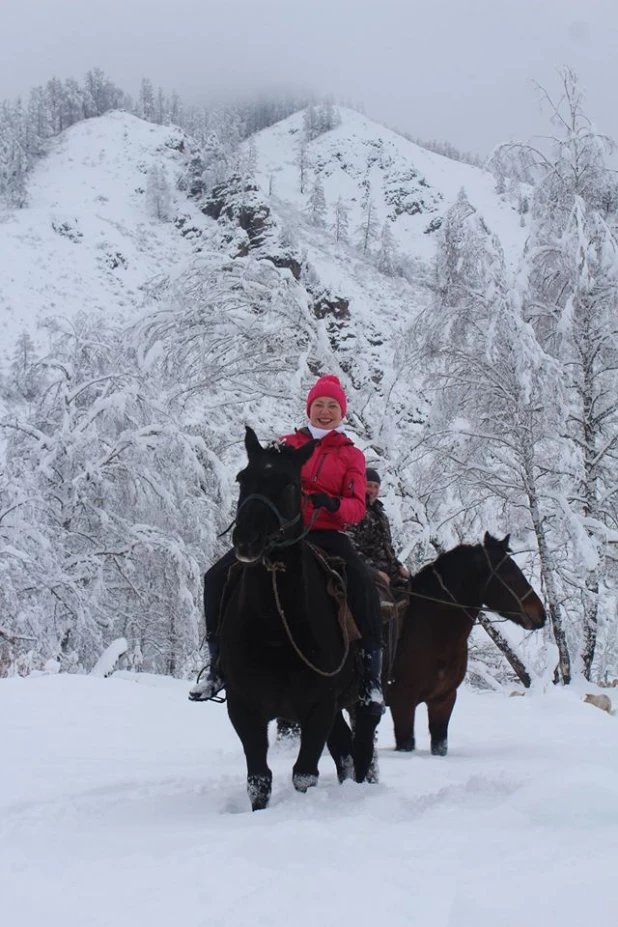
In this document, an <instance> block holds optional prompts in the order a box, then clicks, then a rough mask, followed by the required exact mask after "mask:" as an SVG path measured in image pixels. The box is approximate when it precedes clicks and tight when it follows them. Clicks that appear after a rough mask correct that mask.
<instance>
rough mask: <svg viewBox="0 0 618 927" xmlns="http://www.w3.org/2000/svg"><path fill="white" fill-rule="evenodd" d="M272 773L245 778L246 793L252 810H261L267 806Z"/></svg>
mask: <svg viewBox="0 0 618 927" xmlns="http://www.w3.org/2000/svg"><path fill="white" fill-rule="evenodd" d="M272 781H273V777H272V773H271V774H270V775H268V776H249V777H248V778H247V794H248V795H249V801H250V802H251V810H252V811H263V810H264V808H267V807H268V802H269V801H270V793H271V790H272Z"/></svg>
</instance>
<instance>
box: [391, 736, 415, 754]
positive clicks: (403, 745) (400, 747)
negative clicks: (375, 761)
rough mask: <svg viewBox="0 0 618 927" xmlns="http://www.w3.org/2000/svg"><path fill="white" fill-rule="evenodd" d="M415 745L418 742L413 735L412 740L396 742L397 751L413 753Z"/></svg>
mask: <svg viewBox="0 0 618 927" xmlns="http://www.w3.org/2000/svg"><path fill="white" fill-rule="evenodd" d="M415 746H416V744H415V742H414V738H413V737H412V739H411V740H398V741H397V743H396V744H395V750H396V751H397V753H412V751H413V750H414V749H415Z"/></svg>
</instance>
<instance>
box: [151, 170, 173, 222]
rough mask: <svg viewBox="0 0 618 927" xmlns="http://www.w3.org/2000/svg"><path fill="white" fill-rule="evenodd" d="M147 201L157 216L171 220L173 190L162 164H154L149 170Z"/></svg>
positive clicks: (153, 213) (166, 220) (164, 219)
mask: <svg viewBox="0 0 618 927" xmlns="http://www.w3.org/2000/svg"><path fill="white" fill-rule="evenodd" d="M146 201H147V203H148V207H149V209H150V212H151V214H152V215H153V216H155V218H157V219H160V220H161V221H162V222H169V220H170V219H171V216H172V191H171V188H170V184H169V181H168V179H167V172H166V170H165V167H164V166H163V165H162V164H152V165H151V167H150V170H149V171H148V179H147V181H146Z"/></svg>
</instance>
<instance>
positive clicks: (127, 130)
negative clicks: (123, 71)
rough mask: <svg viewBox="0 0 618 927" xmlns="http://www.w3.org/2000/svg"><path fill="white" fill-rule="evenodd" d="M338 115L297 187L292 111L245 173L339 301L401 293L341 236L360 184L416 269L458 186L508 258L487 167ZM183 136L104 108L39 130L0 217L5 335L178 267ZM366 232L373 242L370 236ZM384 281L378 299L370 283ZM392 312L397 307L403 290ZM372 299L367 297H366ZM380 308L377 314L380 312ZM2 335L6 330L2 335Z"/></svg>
mask: <svg viewBox="0 0 618 927" xmlns="http://www.w3.org/2000/svg"><path fill="white" fill-rule="evenodd" d="M340 114H341V124H340V125H339V126H337V127H336V128H335V129H333V130H331V131H329V132H326V133H324V134H322V135H320V136H319V137H317V138H316V139H314V140H313V141H311V142H309V143H308V144H307V156H308V159H309V164H310V168H309V171H308V179H307V180H306V189H305V192H303V193H301V192H300V189H299V166H298V160H299V143H300V139H301V136H302V129H303V114H302V113H297V114H295V115H293V116H291V117H290V118H288V119H286V120H284V121H282V122H280V123H278V124H276V125H275V126H273V127H271V128H269V129H265V130H263V131H262V132H260V133H258V134H257V135H256V136H254V138H253V140H252V143H251V144H252V145H253V146H254V147H255V151H256V153H257V160H256V170H255V177H256V182H257V184H258V186H259V188H260V191H261V192H262V194H263V197H264V200H265V202H266V203H267V204H268V208H269V210H271V211H272V214H273V216H274V218H275V221H276V223H277V224H278V225H279V226H280V227H281V229H284V230H287V231H289V229H290V226H292V227H293V229H294V237H295V239H296V241H297V243H298V246H299V248H300V250H301V251H304V252H306V254H307V257H308V259H309V261H310V263H311V264H312V265H313V267H314V269H315V271H316V272H317V274H318V276H319V278H320V280H321V281H322V282H323V283H324V284H325V285H328V286H330V287H332V288H334V289H336V290H339V291H340V292H341V294H342V295H344V296H345V298H346V299H348V300H349V302H350V304H351V306H350V309H351V311H352V312H354V311H355V309H358V310H359V312H360V308H361V306H362V304H363V302H367V303H368V304H369V305H370V306H372V307H376V306H380V303H382V302H384V306H383V309H384V314H385V315H386V319H384V318H382V322H385V321H387V320H388V317H389V316H390V317H391V318H394V317H395V316H397V315H398V313H397V311H396V306H394V305H393V303H395V304H396V303H397V302H398V300H399V296H400V294H401V292H402V290H401V287H400V285H399V282H398V283H397V286H396V287H395V290H396V292H395V294H394V298H393V299H391V298H390V291H392V290H393V284H392V282H390V281H388V280H386V279H385V277H384V276H383V275H382V274H376V273H375V271H374V268H373V267H371V266H369V267H367V266H366V263H367V262H366V260H365V259H364V258H365V255H362V256H361V255H360V252H359V251H358V249H356V248H354V247H353V244H354V241H355V239H356V237H357V231H356V230H357V228H358V227H359V226H360V225H361V224H362V204H363V201H364V200H365V199H366V198H367V196H368V195H370V197H371V199H372V201H373V204H374V207H375V222H376V228H377V229H379V228H382V226H383V224H384V222H389V223H390V224H391V227H392V233H393V236H394V239H395V242H396V246H397V248H398V249H399V251H400V252H401V255H402V256H403V257H405V258H407V259H410V260H411V261H413V262H414V261H420V262H422V264H421V265H420V266H421V267H422V266H424V267H425V268H427V266H428V263H429V261H430V260H431V258H432V256H433V253H434V249H435V234H434V233H435V230H436V229H437V228H438V227H439V225H440V222H441V219H442V218H443V216H444V214H445V212H446V210H447V209H448V207H449V206H450V205H452V203H453V202H454V201H455V199H456V197H457V194H458V192H459V190H460V189H461V188H462V187H464V188H465V189H466V191H467V194H468V197H469V199H470V201H471V202H472V203H473V204H474V205H475V206H476V208H477V209H478V210H479V211H480V213H481V214H482V215H483V216H484V218H485V220H486V222H487V224H488V226H489V227H490V228H491V230H492V231H494V232H496V233H497V234H498V236H499V237H500V239H501V241H502V243H503V247H504V249H505V252H506V254H507V255H508V256H509V257H511V258H514V257H516V256H517V255H518V254H519V253H520V251H521V248H522V245H523V241H524V236H525V230H524V229H522V228H521V226H520V222H519V216H518V214H517V212H516V210H515V209H514V208H513V205H512V204H510V203H508V202H507V201H505V199H504V198H502V197H499V196H497V195H496V193H495V180H494V178H493V176H492V175H491V174H489V173H487V172H484V171H481V170H480V169H478V168H475V167H472V166H469V165H467V164H463V163H460V162H455V161H451V160H449V159H447V158H444V157H442V156H440V155H437V154H434V153H432V152H429V151H427V150H425V149H423V148H420V147H419V146H418V145H415V144H414V143H412V142H409V141H407V140H406V139H404V138H402V137H401V136H398V135H396V134H395V133H393V132H392V131H390V130H388V129H385V128H383V127H382V126H379V125H377V124H376V123H374V122H371V121H370V120H368V119H367V118H365V117H364V116H362V115H360V114H359V113H356V112H354V111H352V110H347V109H342V110H340ZM190 149H191V141H190V140H189V139H188V138H187V137H186V136H185V135H184V134H183V133H182V132H181V131H180V130H178V129H175V128H173V127H164V126H158V125H154V124H152V123H148V122H144V121H143V120H140V119H137V118H136V117H135V116H132V115H130V114H127V113H122V112H112V113H108V114H107V115H105V116H102V117H99V118H96V119H89V120H86V121H84V122H80V123H77V124H76V125H74V126H72V127H71V128H70V129H68V130H67V131H66V132H64V133H63V134H62V135H61V136H59V137H58V138H57V139H55V140H53V142H52V143H51V147H50V151H49V153H48V155H47V156H46V157H45V158H44V159H42V160H41V161H40V162H39V163H38V164H37V166H36V168H35V169H34V171H33V173H32V175H31V177H30V180H29V186H28V203H27V206H26V207H25V208H24V209H21V210H14V211H10V212H5V213H4V214H2V216H1V221H0V325H1V326H2V328H3V330H4V334H5V338H6V343H10V342H11V340H12V333H15V332H16V331H19V329H20V327H22V326H24V325H26V326H29V327H32V326H33V325H34V324H35V323H36V322H38V321H41V320H44V319H45V318H47V317H49V316H52V315H57V314H61V315H63V316H69V317H70V316H72V315H73V314H74V313H75V312H77V311H81V310H85V311H92V310H96V311H101V312H103V313H105V314H106V315H107V316H109V315H113V314H116V313H117V312H120V314H122V315H125V316H126V313H127V310H129V311H131V310H132V309H133V308H135V307H143V306H144V305H147V304H148V298H149V292H150V288H151V287H152V286H153V285H155V284H157V283H160V282H161V280H162V279H164V278H166V277H171V278H173V277H174V276H175V275H177V274H178V273H179V272H180V271H181V270H184V269H186V266H187V264H188V263H189V262H190V261H191V260H192V258H193V256H194V255H195V253H196V251H199V250H200V248H201V244H200V238H201V236H202V234H203V233H204V230H205V229H208V228H209V227H211V225H212V223H210V222H209V220H208V218H206V217H205V216H204V214H203V212H202V211H201V210H200V209H199V208H198V206H197V204H196V202H195V200H194V199H192V198H190V197H189V196H187V195H186V193H185V192H184V191H182V190H179V189H178V188H177V184H178V180H179V178H180V177H181V175H182V174H183V172H184V171H186V168H187V164H188V160H189V157H190ZM153 166H154V167H157V168H159V169H162V170H163V171H165V172H166V175H167V181H168V184H169V188H170V191H171V200H172V202H171V207H170V212H169V219H170V220H171V221H165V222H163V221H161V219H160V218H158V217H157V216H156V215H154V214H153V205H152V202H151V201H150V199H151V198H150V197H149V195H148V192H149V191H148V175H149V172H151V171H152V168H153ZM316 179H318V180H320V181H321V182H322V183H323V187H324V191H325V196H326V208H327V214H326V216H325V226H324V228H318V227H316V226H315V225H312V224H311V223H310V222H309V221H308V218H307V200H308V196H309V193H310V190H311V185H312V184H313V183H314V182H315V180H316ZM338 199H341V200H342V201H343V202H344V203H345V204H346V208H347V209H348V210H349V240H350V246H348V247H346V246H343V245H341V246H340V247H339V248H338V249H334V248H333V236H332V232H331V226H332V222H333V215H332V213H333V209H334V206H335V204H336V202H337V200H338ZM377 247H378V246H377V244H375V245H374V250H375V249H377ZM383 291H386V292H387V293H388V294H389V296H388V297H387V298H386V299H384V297H380V295H379V294H380V293H381V292H383ZM405 292H406V296H405V297H404V298H403V299H402V302H405V306H402V307H401V309H402V317H405V318H409V314H410V310H411V307H410V304H409V291H405ZM372 311H373V310H372ZM380 314H381V315H382V313H380ZM3 340H4V339H3Z"/></svg>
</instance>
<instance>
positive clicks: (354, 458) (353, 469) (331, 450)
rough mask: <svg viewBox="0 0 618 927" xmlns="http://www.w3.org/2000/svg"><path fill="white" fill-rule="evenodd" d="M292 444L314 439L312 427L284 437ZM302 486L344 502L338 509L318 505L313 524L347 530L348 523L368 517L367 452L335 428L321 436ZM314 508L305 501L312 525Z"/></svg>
mask: <svg viewBox="0 0 618 927" xmlns="http://www.w3.org/2000/svg"><path fill="white" fill-rule="evenodd" d="M281 440H282V441H285V443H286V444H289V445H290V446H291V447H295V448H299V447H303V445H304V444H307V442H308V441H312V440H313V439H312V437H311V432H310V431H309V429H308V428H302V429H301V430H300V431H297V432H295V433H294V434H293V435H285V436H284V437H283V438H282V439H281ZM301 477H302V488H303V492H305V493H313V492H325V493H327V494H328V495H329V496H334V497H335V498H337V499H339V501H340V503H341V505H340V506H339V508H338V510H337V511H336V512H329V511H328V510H327V509H324V508H322V509H318V516H317V518H316V520H315V521H314V522H313V528H314V529H315V530H316V531H318V530H320V529H326V530H329V531H343V530H344V529H345V527H346V525H355V524H356V523H357V522H359V521H361V520H362V519H363V518H364V517H365V512H366V509H367V506H366V503H365V487H366V482H367V481H366V477H365V455H364V454H363V452H362V451H359V449H358V448H357V447H355V446H354V444H353V442H352V441H351V440H350V438H348V437H347V435H345V434H342V432H340V431H331V432H329V434H327V435H326V437H324V438H320V440H319V441H318V444H317V446H316V449H315V450H314V452H313V454H312V455H311V457H310V458H309V460H308V461H307V463H306V464H305V466H304V467H303V469H302V472H301ZM313 513H314V508H313V506H312V505H311V503H310V502H306V503H305V508H304V510H303V520H304V523H305V525H309V524H310V523H311V520H312V518H313Z"/></svg>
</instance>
